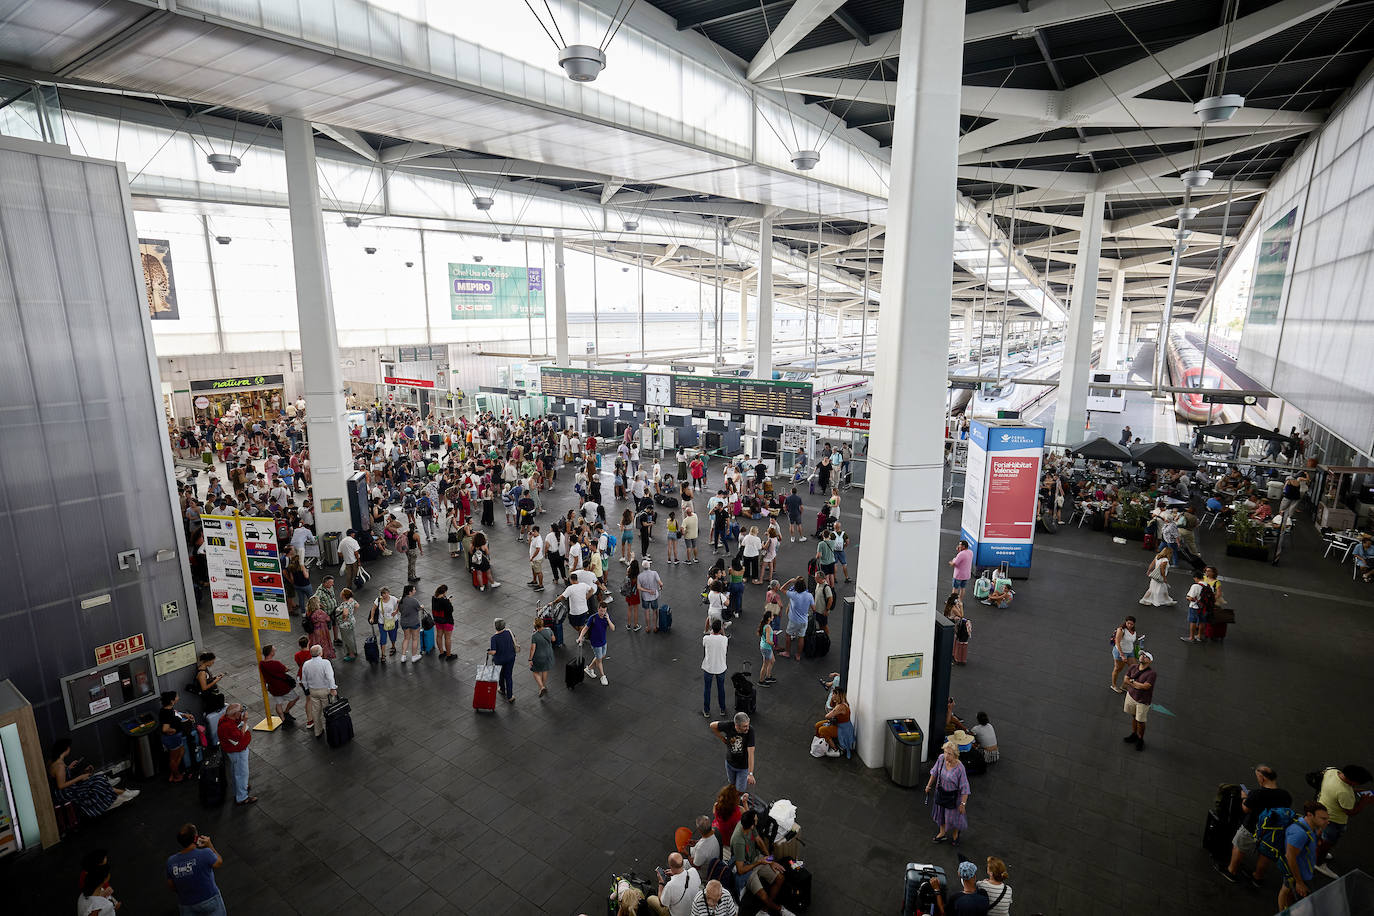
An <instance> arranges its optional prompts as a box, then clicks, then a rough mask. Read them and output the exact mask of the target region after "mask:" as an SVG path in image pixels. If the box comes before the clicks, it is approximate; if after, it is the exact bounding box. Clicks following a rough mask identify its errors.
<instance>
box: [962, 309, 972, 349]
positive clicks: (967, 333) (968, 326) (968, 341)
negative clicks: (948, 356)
mask: <svg viewBox="0 0 1374 916" xmlns="http://www.w3.org/2000/svg"><path fill="white" fill-rule="evenodd" d="M962 340H963V345H964V352H963V353H960V354H959V362H961V363H962V362H963V361H964V360H966V359H968V355H969V354H970V353H972V352H973V309H971V308H967V309H964V327H963V337H962Z"/></svg>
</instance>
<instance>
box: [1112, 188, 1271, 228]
mask: <svg viewBox="0 0 1374 916" xmlns="http://www.w3.org/2000/svg"><path fill="white" fill-rule="evenodd" d="M1259 193H1260V192H1259V191H1238V192H1236V193H1235V194H1229V195H1228V194H1215V195H1213V196H1211V197H1203V198H1197V197H1194V198H1193V199H1192V200H1190V201H1189V202H1188V206H1190V207H1196V208H1197V209H1199V210H1202V211H1207V210H1213V209H1216V208H1217V207H1224V206H1226V201H1227V200H1243V199H1245V198H1247V197H1253V196H1255V195H1256V194H1259ZM1176 219H1178V208H1177V207H1161V208H1159V209H1157V210H1146V211H1144V212H1143V213H1136V214H1133V215H1131V216H1123V217H1122V218H1121V219H1117V220H1112V221H1111V222H1109V223H1107V225H1106V227H1105V228H1104V229H1103V234H1104V235H1116V234H1118V233H1122V234H1124V233H1126V232H1127V231H1128V230H1131V229H1135V228H1137V227H1140V226H1150V225H1154V224H1157V223H1167V222H1169V221H1171V220H1176Z"/></svg>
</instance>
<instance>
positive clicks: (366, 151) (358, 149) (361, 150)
mask: <svg viewBox="0 0 1374 916" xmlns="http://www.w3.org/2000/svg"><path fill="white" fill-rule="evenodd" d="M312 126H313V127H314V128H315V129H316V130H318V131H319V132H320V133H322V134H324V135H325V136H326V137H328V138H329V139H331V140H333V141H334V142H336V143H338V144H340V145H341V146H344V147H347V148H348V149H350V150H352V151H353V152H355V153H357V154H358V155H359V156H362V157H363V158H364V159H370V160H372V161H373V162H376V161H377V151H376V150H375V149H373V148H372V145H371V144H370V143H368V142H367V141H366V140H364V139H363V135H362V134H360V133H358V132H357V131H356V130H353V129H351V128H348V127H334V126H333V125H331V124H320V123H318V122H312Z"/></svg>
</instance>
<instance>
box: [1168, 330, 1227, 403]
mask: <svg viewBox="0 0 1374 916" xmlns="http://www.w3.org/2000/svg"><path fill="white" fill-rule="evenodd" d="M1165 359H1166V361H1167V363H1168V366H1169V377H1170V379H1171V384H1173V385H1175V386H1177V387H1179V388H1191V389H1196V393H1194V392H1192V391H1187V392H1184V391H1178V392H1175V393H1174V413H1175V414H1177V415H1178V416H1179V418H1180V419H1183V420H1187V421H1188V422H1190V423H1207V422H1209V420H1216V417H1217V414H1218V413H1219V411H1217V410H1216V409H1214V408H1213V407H1212V405H1211V404H1208V403H1206V402H1205V401H1203V399H1202V395H1203V393H1204V392H1205V391H1209V390H1210V391H1216V390H1219V389H1221V388H1225V387H1229V386H1228V385H1227V383H1226V379H1225V378H1224V377H1223V376H1222V374H1221V373H1220V372H1219V371H1218V370H1217V369H1216V368H1215V367H1214V366H1213V365H1212V364H1211V363H1210V362H1209V363H1208V365H1207V366H1206V367H1205V368H1204V367H1203V364H1202V363H1203V361H1202V351H1201V350H1200V349H1198V347H1197V346H1196V345H1195V344H1193V343H1192V341H1190V340H1188V337H1187V334H1186V333H1185V329H1183V328H1177V327H1176V328H1170V329H1169V341H1168V343H1167V344H1166V346H1165ZM1217 422H1221V421H1217Z"/></svg>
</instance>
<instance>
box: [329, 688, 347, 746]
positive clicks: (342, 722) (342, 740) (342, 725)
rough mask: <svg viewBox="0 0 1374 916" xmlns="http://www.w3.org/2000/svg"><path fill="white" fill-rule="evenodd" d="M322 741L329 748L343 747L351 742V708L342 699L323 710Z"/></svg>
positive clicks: (336, 699) (336, 700) (337, 698)
mask: <svg viewBox="0 0 1374 916" xmlns="http://www.w3.org/2000/svg"><path fill="white" fill-rule="evenodd" d="M324 740H326V741H328V742H329V746H330V747H343V746H344V745H345V744H347V743H348V742H350V741H352V740H353V707H352V706H350V705H349V703H348V701H347V700H345V699H344V698H343V697H336V698H335V699H334V702H332V703H329V704H328V705H326V706H325V708H324Z"/></svg>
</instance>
